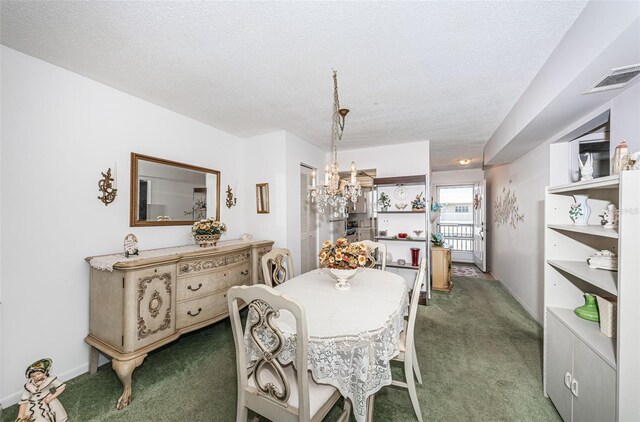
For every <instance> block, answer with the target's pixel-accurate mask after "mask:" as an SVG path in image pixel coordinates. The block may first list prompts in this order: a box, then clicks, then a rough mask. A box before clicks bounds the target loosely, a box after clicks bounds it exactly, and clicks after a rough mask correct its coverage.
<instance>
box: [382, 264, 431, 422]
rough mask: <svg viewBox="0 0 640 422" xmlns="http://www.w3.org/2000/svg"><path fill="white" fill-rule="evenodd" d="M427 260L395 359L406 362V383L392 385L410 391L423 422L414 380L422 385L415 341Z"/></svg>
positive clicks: (416, 283) (420, 419)
mask: <svg viewBox="0 0 640 422" xmlns="http://www.w3.org/2000/svg"><path fill="white" fill-rule="evenodd" d="M426 273H427V258H426V257H425V258H422V259H421V260H420V266H419V267H418V274H416V279H415V281H414V282H413V291H412V292H411V299H410V302H409V318H408V319H407V321H406V322H405V327H404V331H403V332H402V333H401V334H400V353H399V354H398V355H397V356H395V357H394V358H393V360H395V361H400V362H404V378H405V381H404V382H403V381H397V380H393V381H392V383H391V385H395V386H397V387H402V388H406V389H408V390H409V397H410V398H411V404H412V405H413V410H414V412H415V413H416V417H417V418H418V420H419V421H420V422H422V412H421V411H420V403H419V402H418V394H417V392H416V382H415V380H414V378H413V376H414V374H415V377H416V378H417V379H418V382H419V383H420V384H422V375H420V367H419V366H418V354H417V353H416V345H415V341H414V335H413V333H414V330H415V326H416V316H417V315H418V302H419V301H420V290H421V287H422V283H423V282H424V281H425V280H426Z"/></svg>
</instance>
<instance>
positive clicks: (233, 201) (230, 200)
mask: <svg viewBox="0 0 640 422" xmlns="http://www.w3.org/2000/svg"><path fill="white" fill-rule="evenodd" d="M237 202H238V198H234V197H233V191H232V190H231V186H230V185H227V201H226V205H227V208H231V207H233V206H235V205H236V203H237Z"/></svg>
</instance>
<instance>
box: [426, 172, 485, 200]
mask: <svg viewBox="0 0 640 422" xmlns="http://www.w3.org/2000/svg"><path fill="white" fill-rule="evenodd" d="M482 179H484V171H483V170H482V169H460V170H450V171H434V172H432V173H431V190H432V192H433V194H434V195H435V187H436V186H441V185H452V184H458V183H459V184H467V183H475V182H478V181H480V180H482Z"/></svg>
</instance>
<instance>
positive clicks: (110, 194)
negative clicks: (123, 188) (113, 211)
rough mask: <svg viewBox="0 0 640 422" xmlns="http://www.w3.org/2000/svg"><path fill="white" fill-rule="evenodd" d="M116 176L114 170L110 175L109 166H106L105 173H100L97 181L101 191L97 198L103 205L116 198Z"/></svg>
mask: <svg viewBox="0 0 640 422" xmlns="http://www.w3.org/2000/svg"><path fill="white" fill-rule="evenodd" d="M116 177H117V176H116V174H115V172H114V174H113V177H112V176H111V168H108V169H107V172H106V173H102V179H100V180H99V181H98V190H99V191H100V192H102V195H101V196H98V199H99V200H101V201H102V202H103V203H104V205H105V207H106V206H107V205H109V204H110V203H112V202H113V201H115V199H116V195H117V193H118V189H116V186H117V182H116ZM111 182H113V183H111Z"/></svg>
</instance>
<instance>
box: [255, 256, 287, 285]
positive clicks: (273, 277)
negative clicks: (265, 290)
mask: <svg viewBox="0 0 640 422" xmlns="http://www.w3.org/2000/svg"><path fill="white" fill-rule="evenodd" d="M261 265H262V276H263V278H264V284H266V285H267V286H271V287H275V286H277V285H280V284H282V283H284V282H285V281H287V280H289V279H291V278H293V277H295V274H294V272H293V259H292V258H291V251H289V249H285V248H279V249H278V248H276V249H271V251H269V252H268V253H266V254H264V255H263V256H262V261H261Z"/></svg>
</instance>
